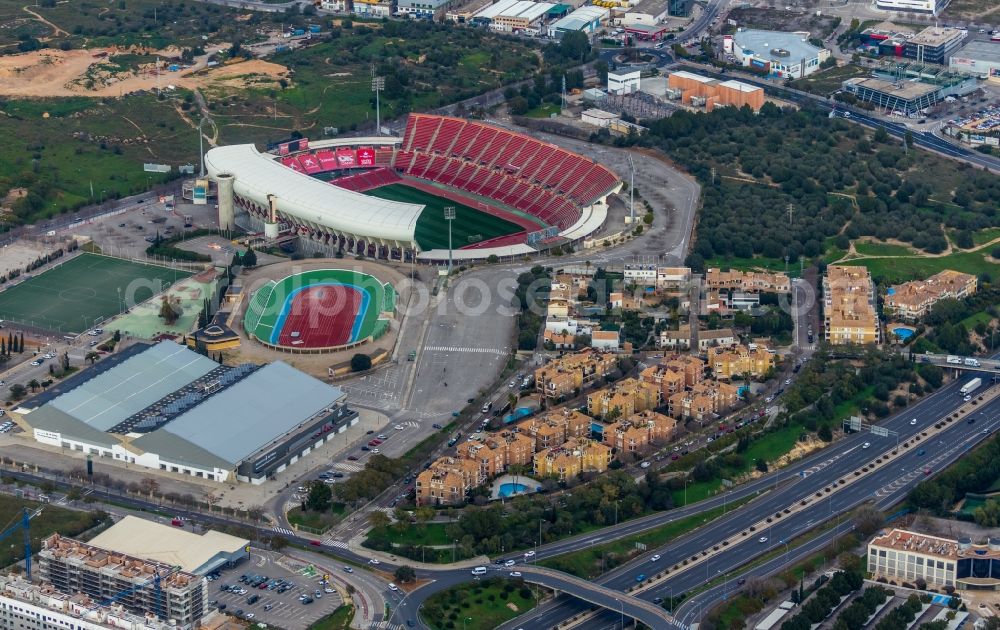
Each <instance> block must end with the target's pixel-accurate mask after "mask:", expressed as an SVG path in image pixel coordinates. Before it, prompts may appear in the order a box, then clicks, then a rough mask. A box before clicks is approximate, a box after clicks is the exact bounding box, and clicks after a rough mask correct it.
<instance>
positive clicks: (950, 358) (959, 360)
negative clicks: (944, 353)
mask: <svg viewBox="0 0 1000 630" xmlns="http://www.w3.org/2000/svg"><path fill="white" fill-rule="evenodd" d="M947 361H948V363H950V364H952V365H962V357H956V356H955V355H953V354H952V355H948V359H947Z"/></svg>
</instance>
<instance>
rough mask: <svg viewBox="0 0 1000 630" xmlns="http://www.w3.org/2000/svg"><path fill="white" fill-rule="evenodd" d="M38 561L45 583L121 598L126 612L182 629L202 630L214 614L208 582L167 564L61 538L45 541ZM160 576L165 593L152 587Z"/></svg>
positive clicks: (64, 590)
mask: <svg viewBox="0 0 1000 630" xmlns="http://www.w3.org/2000/svg"><path fill="white" fill-rule="evenodd" d="M35 561H36V562H37V567H38V573H39V575H40V577H41V581H42V582H45V583H48V584H51V585H52V586H53V587H54V588H55V590H57V591H60V592H62V593H66V594H68V595H76V594H83V595H86V596H88V597H91V598H93V599H95V600H97V601H104V600H107V599H110V598H111V597H117V598H118V599H117V602H116V603H117V604H119V605H120V606H121V608H122V609H123V610H125V611H128V612H131V613H134V614H138V615H143V616H145V615H155V616H156V617H157V618H159V619H161V620H164V621H173V622H175V624H176V627H177V628H180V629H193V628H196V627H197V626H198V624H199V623H200V622H201V619H202V617H204V616H205V615H206V614H208V591H207V586H206V584H207V582H206V581H205V579H204V578H201V577H199V576H197V575H194V574H193V573H188V572H186V571H180V570H177V569H176V568H175V567H172V566H170V565H167V564H163V563H159V562H152V561H148V560H142V559H140V558H137V557H134V556H130V555H126V554H123V553H119V552H117V551H114V550H111V549H105V548H102V547H96V546H94V545H90V544H87V543H83V542H80V541H78V540H74V539H72V538H65V537H63V536H60V535H59V534H53V535H51V536H49V537H48V538H46V539H45V540H44V541H42V548H41V549H40V550H39V551H38V553H37V554H35ZM156 576H159V578H160V588H159V591H157V589H155V588H152V581H153V580H155V578H156ZM123 592H124V593H125V594H124V595H122V593H123ZM8 611H9V610H8ZM15 612H17V611H15ZM32 627H34V626H32Z"/></svg>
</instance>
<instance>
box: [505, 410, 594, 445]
mask: <svg viewBox="0 0 1000 630" xmlns="http://www.w3.org/2000/svg"><path fill="white" fill-rule="evenodd" d="M592 421H593V420H592V419H591V418H590V417H589V416H586V415H584V414H582V413H580V412H579V411H577V410H576V409H567V408H565V407H562V408H559V409H553V410H552V411H550V412H548V413H546V414H543V415H541V416H536V417H534V418H529V419H527V420H525V421H523V422H520V423H518V425H517V430H518V431H519V432H520V433H522V434H524V435H526V436H528V437H529V438H531V439H532V440H534V444H535V449H534V450H536V451H540V450H542V449H545V448H552V447H554V446H558V445H559V444H562V443H563V442H565V441H566V440H569V439H571V438H581V437H586V436H588V435H590V423H591V422H592Z"/></svg>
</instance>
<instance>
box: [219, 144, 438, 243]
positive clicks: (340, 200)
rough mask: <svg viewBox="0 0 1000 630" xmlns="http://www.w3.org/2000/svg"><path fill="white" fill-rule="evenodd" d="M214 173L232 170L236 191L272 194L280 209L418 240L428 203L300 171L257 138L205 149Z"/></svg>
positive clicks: (379, 235)
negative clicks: (337, 183) (343, 184)
mask: <svg viewBox="0 0 1000 630" xmlns="http://www.w3.org/2000/svg"><path fill="white" fill-rule="evenodd" d="M205 166H206V169H207V170H208V174H209V175H210V176H211V177H213V178H214V177H215V176H216V175H218V174H219V173H230V174H232V175H233V176H234V177H235V190H236V193H237V194H239V195H242V196H244V197H251V198H253V199H255V200H260V199H266V198H267V195H269V194H271V195H274V196H275V197H276V198H277V207H278V212H279V214H282V215H289V216H293V217H295V218H297V219H299V220H300V221H301V222H303V223H305V224H306V225H308V224H315V225H319V226H322V227H325V228H329V229H331V230H334V231H339V232H344V233H347V234H352V235H355V236H360V237H370V238H375V239H385V240H392V241H399V242H405V243H411V242H414V240H415V237H414V230H415V229H416V225H417V217H418V216H420V212H421V211H422V210H423V209H424V206H422V205H420V204H413V203H400V202H396V201H388V200H385V199H379V198H377V197H370V196H368V195H365V194H362V193H358V192H354V191H350V190H345V189H343V188H338V187H337V186H333V185H331V184H329V183H327V182H324V181H321V180H318V179H316V178H314V177H310V176H309V175H307V174H305V173H299V172H297V171H294V170H292V169H290V168H288V167H286V166H285V165H283V164H282V163H281V162H279V161H277V160H276V159H275V158H274V156H273V155H270V154H267V153H261V152H260V151H258V150H257V148H256V147H255V146H254V145H252V144H235V145H230V146H225V147H217V148H215V149H212V150H210V151H209V152H208V153H206V154H205Z"/></svg>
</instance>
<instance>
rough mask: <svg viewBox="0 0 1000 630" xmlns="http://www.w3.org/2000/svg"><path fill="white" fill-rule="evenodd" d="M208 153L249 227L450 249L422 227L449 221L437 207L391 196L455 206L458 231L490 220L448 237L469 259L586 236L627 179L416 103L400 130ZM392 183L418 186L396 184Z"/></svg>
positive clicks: (404, 247)
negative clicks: (295, 147) (279, 149)
mask: <svg viewBox="0 0 1000 630" xmlns="http://www.w3.org/2000/svg"><path fill="white" fill-rule="evenodd" d="M304 144H305V143H304ZM205 164H206V167H207V170H208V173H209V175H210V176H211V177H213V178H214V179H218V177H219V176H220V175H224V174H228V175H231V176H232V183H233V192H232V201H233V205H234V207H235V210H236V211H237V214H238V215H239V217H240V221H241V223H243V224H244V225H245V226H246V227H249V228H251V229H263V228H265V227H266V226H267V224H268V223H271V224H272V228H271V229H272V230H273V231H272V233H271V235H272V236H273V235H274V234H275V233H278V234H283V235H287V234H295V235H298V236H299V237H300V239H301V242H302V243H303V248H304V249H306V250H307V251H319V252H324V253H333V252H336V251H345V252H350V253H355V254H363V255H365V256H368V257H372V258H383V259H390V260H405V261H409V260H412V259H416V260H420V261H426V262H434V261H440V260H446V259H447V258H448V250H447V246H446V245H444V246H442V245H441V241H440V240H439V239H435V238H430V237H428V235H429V234H430V235H434V234H437V233H439V232H440V231H441V229H442V226H443V225H444V223H443V222H442V220H441V217H440V216H438V215H440V214H441V208H440V207H438V206H436V205H435V206H434V207H431V206H432V205H434V204H433V203H432V202H425V203H410V202H407V201H400V200H393V199H390V198H387V197H393V196H395V197H396V198H397V199H404V198H405V199H420V198H423V199H428V200H434V201H440V202H442V203H443V204H450V205H457V206H458V207H459V209H460V210H462V211H463V212H462V213H460V214H459V216H458V220H457V221H456V222H455V223H454V227H455V228H456V230H459V229H460V228H461V227H462V226H463V224H466V223H467V224H472V225H479V224H482V225H484V226H485V227H486V228H487V229H485V230H479V231H478V232H477V231H476V230H474V229H472V230H467V232H468V231H471V232H473V234H471V235H468V237H467V239H465V240H462V241H458V242H456V243H455V244H454V247H455V250H454V252H453V256H454V258H455V259H457V260H475V259H486V258H488V257H490V256H492V255H496V256H500V257H505V256H522V255H527V254H532V253H535V252H537V251H540V250H544V249H548V248H550V247H554V246H556V245H564V244H568V243H576V242H578V241H581V240H582V239H584V238H585V237H587V236H589V235H590V234H592V233H593V232H595V231H596V230H598V229H600V228H601V227H602V226H603V225H604V223H605V220H606V218H607V205H606V199H607V197H608V195H610V194H612V193H614V192H617V191H618V190H620V188H621V186H622V183H621V180H620V179H619V178H618V176H617V175H616V174H615V173H613V172H612V171H610V170H609V169H608V168H606V167H605V166H603V165H601V164H598V163H596V162H594V161H592V160H590V159H588V158H585V157H583V156H580V155H577V154H575V153H572V152H570V151H567V150H565V149H563V148H561V147H558V146H556V145H553V144H549V143H546V142H543V141H541V140H537V139H535V138H532V137H530V136H528V135H525V134H520V133H516V132H512V131H508V130H506V129H503V128H500V127H496V126H493V125H489V124H486V123H482V122H478V121H470V120H465V119H461V118H453V117H447V116H433V115H427V114H411V115H410V117H409V119H408V121H407V126H406V131H405V133H404V135H403V137H402V138H383V137H376V138H349V139H338V140H327V141H321V142H316V143H312V144H311V145H309V148H308V149H304V150H300V151H297V152H294V153H290V154H287V155H282V156H277V155H272V154H269V153H262V152H259V151H258V150H257V149H256V148H255V147H254V146H253V145H233V146H227V147H219V148H216V149H212V150H210V151H209V152H208V153H207V154H206V156H205ZM393 187H395V188H397V190H396V191H394V192H395V194H394V195H388V194H383V193H385V191H387V190H388V189H390V188H393ZM399 187H403V188H405V189H411V190H410V191H409V192H411V193H412V192H413V190H412V189H416V190H417V191H418V192H417V193H415V195H400V194H399V190H398V188H399ZM420 191H422V193H421V192H420ZM220 194H221V193H220ZM421 194H422V195H423V197H421ZM223 203H224V202H223V200H222V199H220V207H221V206H222V204H223ZM273 224H277V225H276V226H275V225H273ZM490 228H492V231H490ZM437 235H438V236H440V234H437Z"/></svg>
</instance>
